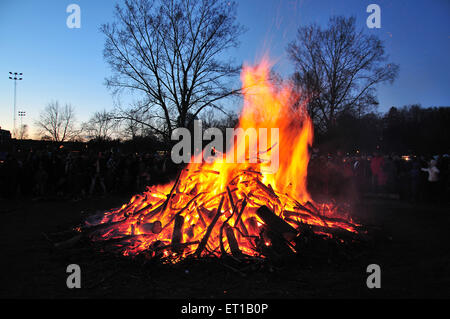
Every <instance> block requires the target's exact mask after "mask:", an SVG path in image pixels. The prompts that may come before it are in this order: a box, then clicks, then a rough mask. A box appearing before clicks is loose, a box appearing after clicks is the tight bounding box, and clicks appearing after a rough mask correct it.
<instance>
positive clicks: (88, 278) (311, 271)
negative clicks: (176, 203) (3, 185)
mask: <svg viewBox="0 0 450 319" xmlns="http://www.w3.org/2000/svg"><path fill="white" fill-rule="evenodd" d="M126 201H127V199H126V198H118V197H107V198H95V199H87V200H82V201H77V202H72V201H64V200H40V201H32V200H16V201H5V200H2V201H1V202H0V218H1V226H0V242H1V243H2V258H1V269H0V270H1V271H0V278H1V281H0V284H1V289H0V297H1V298H24V297H25V298H72V297H74V298H224V297H225V298H304V297H306V298H347V297H350V298H371V297H375V298H380V297H381V298H411V297H413V298H415V297H437V298H440V297H445V298H449V297H450V285H449V283H450V263H449V262H450V253H449V250H450V249H449V246H448V243H449V242H450V240H449V239H450V233H449V231H448V229H449V227H448V226H449V222H450V211H449V209H448V208H449V206H448V204H434V205H431V204H426V203H418V204H417V203H408V202H402V201H399V200H387V199H364V200H363V201H362V204H359V205H358V206H357V207H356V209H355V212H356V213H355V215H356V218H357V219H358V220H359V221H360V222H361V223H362V224H364V225H367V226H369V228H370V229H373V230H375V231H376V236H374V238H373V239H372V240H371V242H370V244H368V245H365V246H364V247H363V249H362V250H361V249H359V250H358V249H356V250H354V254H353V255H352V250H350V253H349V256H348V258H346V259H340V260H339V261H328V260H320V259H319V261H315V262H311V263H303V262H302V261H301V260H300V261H299V260H298V259H296V260H292V261H288V262H285V263H284V264H281V265H277V267H275V268H271V267H264V268H259V269H254V270H252V271H247V272H246V274H247V275H246V276H245V277H242V276H241V275H240V274H238V273H236V272H234V271H232V270H230V269H228V268H225V267H223V266H222V265H221V264H220V263H219V262H216V261H203V262H196V263H189V264H177V265H175V266H168V265H160V264H142V263H141V262H136V261H130V260H128V259H120V258H111V257H110V256H104V255H102V254H101V253H96V252H92V251H89V250H87V251H86V252H85V253H84V254H81V255H80V253H79V252H78V253H77V254H75V255H74V254H72V253H71V250H70V249H67V250H63V251H58V250H55V249H53V248H52V246H51V244H50V243H49V242H48V240H47V239H46V238H45V236H44V235H43V234H50V233H54V232H58V231H62V230H65V229H68V228H70V227H71V226H73V225H76V224H78V223H79V222H80V221H81V220H82V219H83V218H84V216H86V213H87V212H92V211H95V210H105V209H109V208H114V207H117V206H119V205H120V204H122V203H124V202H126ZM71 263H77V264H79V265H80V267H81V271H82V288H81V289H68V288H67V286H66V278H67V276H68V274H67V273H66V267H67V265H68V264H71ZM372 263H375V264H378V265H380V267H381V288H380V289H368V288H367V286H366V278H367V276H368V274H367V273H366V267H367V265H369V264H372Z"/></svg>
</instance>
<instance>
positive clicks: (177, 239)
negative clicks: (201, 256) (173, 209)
mask: <svg viewBox="0 0 450 319" xmlns="http://www.w3.org/2000/svg"><path fill="white" fill-rule="evenodd" d="M183 223H184V217H183V216H181V215H177V216H176V217H175V223H174V226H173V233H172V245H173V250H174V251H175V252H177V253H181V252H182V251H183V247H180V246H179V244H180V243H181V241H182V239H183Z"/></svg>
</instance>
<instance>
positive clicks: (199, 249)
mask: <svg viewBox="0 0 450 319" xmlns="http://www.w3.org/2000/svg"><path fill="white" fill-rule="evenodd" d="M223 200H224V196H222V198H221V199H220V203H219V207H218V208H217V213H216V216H214V219H213V220H212V221H211V223H210V224H209V226H208V228H207V229H206V234H205V236H203V238H202V240H201V242H200V244H199V245H198V247H197V250H196V251H195V255H196V256H197V257H200V254H201V253H202V251H203V249H204V248H205V246H206V243H207V242H208V239H209V236H210V235H211V232H212V230H213V228H214V226H215V225H216V223H217V221H218V220H219V217H220V215H221V213H222V212H221V211H222V205H223Z"/></svg>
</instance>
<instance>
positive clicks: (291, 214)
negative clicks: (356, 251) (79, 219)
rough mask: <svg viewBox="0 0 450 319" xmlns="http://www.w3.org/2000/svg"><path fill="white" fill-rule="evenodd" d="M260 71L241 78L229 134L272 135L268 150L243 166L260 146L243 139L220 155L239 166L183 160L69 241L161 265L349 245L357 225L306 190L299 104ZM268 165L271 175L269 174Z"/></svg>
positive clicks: (305, 132)
mask: <svg viewBox="0 0 450 319" xmlns="http://www.w3.org/2000/svg"><path fill="white" fill-rule="evenodd" d="M269 70H270V63H269V62H268V61H266V60H264V61H263V62H262V63H261V64H259V65H257V66H256V67H244V69H243V73H242V82H243V92H244V108H243V111H242V113H241V116H240V119H239V124H238V128H241V129H243V130H246V129H249V128H256V129H260V128H265V129H267V128H276V129H277V132H279V139H278V140H276V141H272V140H271V142H272V143H267V141H266V143H265V145H266V146H267V145H272V146H271V147H270V148H269V149H267V148H266V149H264V150H263V151H261V150H260V152H259V153H258V160H257V161H256V162H252V163H250V162H249V161H248V160H247V159H248V156H247V154H248V153H249V149H253V148H255V149H256V148H257V147H258V146H261V144H260V143H258V142H260V141H261V140H262V139H263V138H264V139H267V138H268V137H269V136H267V135H264V136H263V135H258V136H257V138H258V140H257V141H253V142H252V141H249V144H251V143H254V145H247V144H246V143H245V138H244V140H241V142H238V143H237V146H236V147H233V148H231V149H228V150H227V155H229V152H232V154H233V156H235V155H236V157H235V158H237V159H241V160H240V161H239V160H237V161H236V162H234V163H230V162H229V161H224V159H223V158H219V157H218V158H216V159H215V160H214V161H212V162H209V163H200V164H196V163H198V161H192V163H191V164H189V165H188V166H187V167H186V168H184V169H183V170H182V171H181V173H180V174H179V175H178V177H177V179H176V180H175V181H173V182H171V183H169V184H167V185H158V186H153V187H149V188H148V189H147V191H145V192H144V193H143V194H140V195H135V196H133V197H132V198H131V200H130V202H129V203H127V204H125V205H123V206H122V207H120V208H117V209H113V210H111V211H107V212H105V213H102V214H99V215H96V216H92V217H91V218H89V219H88V220H87V221H86V224H85V225H83V226H82V227H80V228H79V229H78V230H79V231H80V234H79V237H78V238H81V237H85V238H89V239H90V240H91V241H92V242H94V243H96V244H97V245H98V246H100V247H101V249H102V250H108V251H113V252H117V253H120V254H122V255H125V256H144V257H145V258H147V259H155V258H157V259H163V260H165V261H169V262H177V261H179V260H182V259H186V258H200V257H208V256H210V257H211V256H214V257H220V256H232V257H233V258H237V259H264V258H267V257H269V258H277V257H280V256H288V255H292V254H295V253H298V252H300V251H301V250H302V247H303V245H302V242H303V243H304V241H305V240H307V239H308V238H310V237H311V236H312V235H314V236H316V237H320V238H324V239H327V238H328V239H333V240H337V241H351V240H353V238H354V236H355V234H357V233H358V227H359V226H358V225H356V224H355V223H354V222H353V221H352V220H351V219H350V218H349V217H348V216H347V214H346V212H345V211H343V210H342V209H341V208H340V207H339V206H338V205H335V204H332V203H328V204H317V203H315V202H314V201H313V200H312V199H311V197H310V195H309V193H308V191H307V187H306V186H307V185H306V178H307V166H308V161H309V147H310V146H311V144H312V137H313V127H312V122H311V119H310V118H309V116H308V114H307V112H306V105H305V104H301V105H298V103H295V101H299V99H296V96H295V93H294V92H293V90H292V86H290V85H288V84H286V85H283V86H281V87H279V86H275V85H273V84H272V83H271V82H270V81H269V73H270V71H269ZM258 132H260V131H258ZM263 132H266V133H265V134H267V130H265V131H263ZM272 137H273V136H271V138H272ZM256 144H258V145H256ZM242 145H244V146H245V147H241V146H242ZM200 156H203V154H200ZM263 157H264V158H263ZM242 159H245V160H242ZM274 161H275V162H276V163H277V164H278V169H277V170H276V171H268V170H267V167H268V165H269V163H270V164H271V163H273V162H274Z"/></svg>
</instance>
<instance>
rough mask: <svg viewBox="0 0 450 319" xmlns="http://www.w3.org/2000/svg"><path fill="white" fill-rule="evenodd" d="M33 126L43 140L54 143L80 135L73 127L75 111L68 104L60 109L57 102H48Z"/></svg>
mask: <svg viewBox="0 0 450 319" xmlns="http://www.w3.org/2000/svg"><path fill="white" fill-rule="evenodd" d="M35 124H36V126H37V127H38V129H39V131H40V134H41V137H42V138H43V139H47V140H52V141H56V142H64V141H67V140H73V139H75V138H77V137H78V135H79V133H80V131H79V130H77V129H76V127H75V109H74V108H73V107H72V106H71V105H70V104H65V105H64V107H62V106H60V105H59V102H58V101H54V102H50V103H49V104H48V105H47V107H46V108H45V109H44V110H42V112H41V113H40V115H39V120H38V121H36V123H35Z"/></svg>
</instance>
